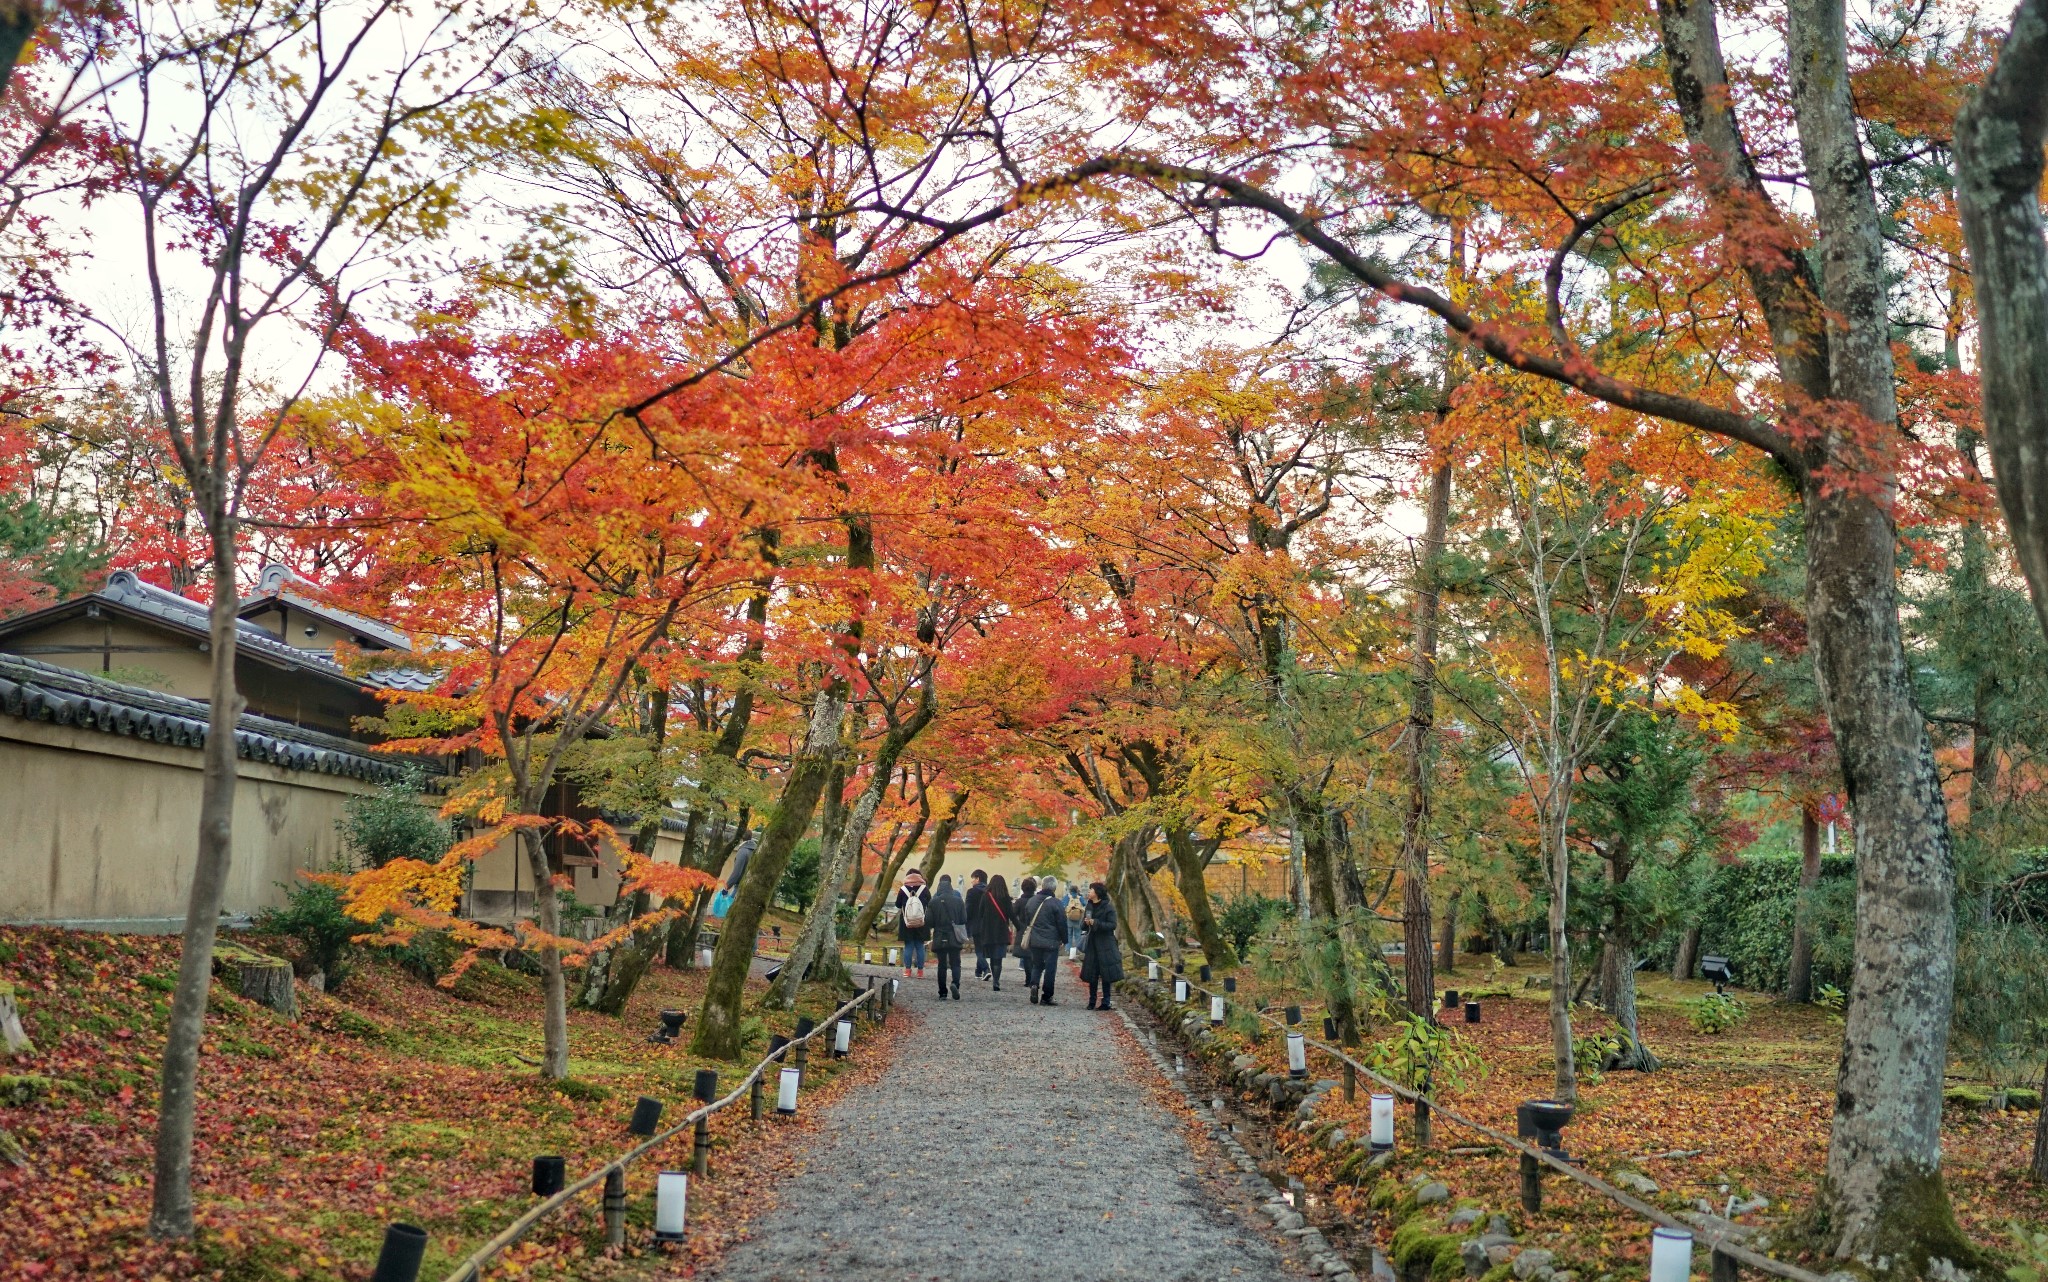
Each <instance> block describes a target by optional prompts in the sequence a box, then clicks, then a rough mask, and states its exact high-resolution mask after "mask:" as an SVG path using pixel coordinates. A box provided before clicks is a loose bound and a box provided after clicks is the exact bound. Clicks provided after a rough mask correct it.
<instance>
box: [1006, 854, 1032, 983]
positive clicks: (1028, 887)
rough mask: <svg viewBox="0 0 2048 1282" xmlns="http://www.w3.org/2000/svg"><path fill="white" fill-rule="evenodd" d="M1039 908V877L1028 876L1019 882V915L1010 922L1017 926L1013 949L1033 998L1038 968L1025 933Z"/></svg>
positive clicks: (1027, 931)
mask: <svg viewBox="0 0 2048 1282" xmlns="http://www.w3.org/2000/svg"><path fill="white" fill-rule="evenodd" d="M1037 910H1038V878H1036V877H1026V878H1025V879H1024V880H1022V881H1020V882H1018V883H1017V915H1016V917H1015V918H1013V919H1012V920H1011V922H1010V925H1012V926H1014V927H1015V928H1016V939H1015V947H1014V949H1013V951H1014V953H1015V955H1016V958H1017V963H1018V964H1019V965H1020V966H1022V967H1023V968H1024V991H1025V992H1027V993H1030V994H1031V1000H1032V1001H1034V1002H1036V1001H1037V1000H1038V968H1037V967H1036V966H1033V965H1032V964H1031V941H1029V940H1028V939H1026V938H1025V935H1026V934H1027V933H1029V932H1030V930H1031V914H1032V913H1034V912H1036V911H1037Z"/></svg>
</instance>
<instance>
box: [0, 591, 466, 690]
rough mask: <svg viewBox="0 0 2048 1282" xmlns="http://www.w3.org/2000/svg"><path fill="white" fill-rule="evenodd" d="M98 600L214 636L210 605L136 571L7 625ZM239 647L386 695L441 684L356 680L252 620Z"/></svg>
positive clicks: (374, 676) (383, 674)
mask: <svg viewBox="0 0 2048 1282" xmlns="http://www.w3.org/2000/svg"><path fill="white" fill-rule="evenodd" d="M93 601H99V602H103V603H105V604H106V605H110V606H112V607H114V608H115V609H117V610H125V611H127V612H129V613H131V614H138V615H143V616H145V617H147V618H151V619H155V620H157V621H159V622H162V623H166V624H169V625H170V626H172V627H174V628H177V629H178V630H179V631H181V632H185V633H188V634H190V635H193V636H196V637H199V638H201V639H204V638H205V637H207V636H208V635H209V633H208V627H207V623H208V621H207V610H206V606H205V605H203V604H201V603H200V602H198V601H194V600H192V599H191V598H189V597H183V596H179V595H178V594H177V593H175V592H171V591H167V590H166V589H164V588H160V587H157V586H155V585H154V584H151V583H145V582H143V581H142V579H141V578H140V577H138V576H137V575H136V573H135V571H133V570H116V571H114V572H113V573H112V574H110V575H108V576H107V583H106V586H105V587H103V588H101V589H100V590H99V591H97V592H88V593H86V594H85V595H83V596H78V597H73V598H71V599H70V600H69V601H64V602H61V603H60V604H58V605H55V606H52V607H50V608H49V609H48V610H43V611H38V612H37V613H36V614H33V615H23V616H21V617H20V618H17V619H10V620H8V621H7V630H8V631H19V630H21V629H22V628H23V627H25V626H33V623H34V621H35V620H39V619H42V618H45V617H47V616H49V615H52V614H55V613H57V612H60V611H62V612H64V613H67V614H68V613H72V612H75V611H76V610H77V609H79V608H81V604H82V603H86V602H93ZM235 648H236V649H237V650H238V651H240V652H242V653H244V654H247V655H250V656H251V657H253V658H257V659H261V660H262V661H264V662H266V663H270V664H274V665H276V666H277V667H281V668H285V669H288V670H289V669H301V670H304V671H307V672H313V673H317V674H318V675H320V676H323V677H329V678H332V679H334V680H337V681H346V682H349V683H350V684H353V685H357V686H365V685H367V686H379V687H382V688H384V689H386V690H406V691H414V692H417V691H422V690H431V689H433V688H434V685H435V684H436V683H437V682H438V681H440V679H441V677H440V674H439V673H437V672H432V671H429V670H426V669H423V668H411V667H389V668H378V669H374V670H371V671H366V672H364V673H362V674H361V675H354V674H351V673H349V672H347V671H346V670H344V669H343V668H342V666H341V665H340V664H338V663H336V662H335V661H334V660H333V659H332V658H330V657H328V656H327V655H325V654H323V653H321V652H320V651H318V650H301V649H300V648H299V647H297V646H295V645H292V644H290V643H289V642H286V641H280V640H278V638H277V637H276V636H275V635H274V634H273V633H271V632H269V631H266V630H265V629H264V628H262V627H260V626H258V625H257V624H254V623H251V622H249V621H248V620H247V619H242V620H239V621H237V623H236V625H235Z"/></svg>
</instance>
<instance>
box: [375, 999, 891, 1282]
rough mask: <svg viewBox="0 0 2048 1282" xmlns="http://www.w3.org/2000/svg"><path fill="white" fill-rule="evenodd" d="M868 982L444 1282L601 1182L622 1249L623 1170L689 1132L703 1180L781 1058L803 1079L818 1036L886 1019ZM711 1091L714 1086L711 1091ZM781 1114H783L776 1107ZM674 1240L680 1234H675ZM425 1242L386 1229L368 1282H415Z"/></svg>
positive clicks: (477, 1273)
mask: <svg viewBox="0 0 2048 1282" xmlns="http://www.w3.org/2000/svg"><path fill="white" fill-rule="evenodd" d="M869 982H870V984H871V985H872V986H871V987H869V988H867V989H865V990H863V991H861V992H859V993H856V994H854V996H853V997H852V998H851V999H850V1000H848V1001H847V1002H845V1003H844V1004H842V1005H841V1006H840V1007H839V1008H838V1009H837V1010H834V1011H833V1012H832V1013H831V1014H829V1015H827V1016H826V1017H825V1018H824V1019H823V1020H821V1021H819V1022H817V1023H815V1024H813V1025H812V1027H811V1028H810V1030H809V1031H808V1032H801V1033H800V1035H799V1036H796V1037H792V1038H790V1039H789V1040H788V1041H786V1042H784V1043H783V1044H782V1045H780V1046H776V1047H775V1048H774V1049H772V1050H770V1051H769V1052H768V1054H767V1055H766V1056H765V1057H763V1058H762V1060H761V1061H760V1062H759V1063H757V1064H755V1065H754V1067H753V1069H752V1070H751V1071H750V1072H748V1074H747V1075H746V1076H745V1077H743V1078H741V1079H740V1082H739V1084H738V1085H737V1086H735V1087H733V1089H732V1090H731V1091H729V1092H727V1093H726V1094H724V1095H722V1096H720V1097H718V1098H716V1099H711V1100H704V1101H702V1102H700V1103H699V1104H698V1106H697V1107H696V1108H694V1109H692V1110H690V1112H689V1113H687V1114H685V1115H684V1117H683V1119H682V1120H681V1121H680V1122H677V1123H676V1124H675V1125H673V1126H671V1127H669V1128H668V1129H667V1130H663V1131H658V1132H655V1133H653V1134H650V1135H647V1136H646V1138H645V1139H643V1140H642V1141H641V1142H640V1143H638V1144H636V1145H634V1146H633V1147H632V1148H630V1149H627V1150H626V1151H625V1152H624V1153H621V1154H619V1155H618V1156H617V1157H615V1158H613V1159H612V1160H611V1161H609V1162H607V1163H605V1164H604V1165H603V1166H600V1167H598V1168H597V1169H596V1170H594V1171H591V1172H590V1173H589V1174H587V1175H584V1176H582V1177H581V1178H579V1179H577V1180H575V1181H574V1182H573V1183H570V1184H567V1185H565V1186H564V1187H563V1188H562V1189H561V1190H560V1191H558V1192H555V1193H553V1194H551V1195H550V1196H547V1197H545V1198H543V1199H542V1200H541V1201H539V1202H537V1203H535V1204H534V1205H533V1206H532V1207H530V1208H528V1209H527V1211H526V1213H525V1214H523V1215H521V1216H520V1217H519V1218H518V1219H516V1220H514V1221H512V1223H510V1224H508V1225H506V1226H505V1228H504V1229H503V1230H502V1231H500V1232H499V1233H498V1234H497V1236H495V1237H493V1238H491V1239H490V1240H489V1241H487V1242H485V1243H484V1244H483V1245H481V1246H479V1247H477V1248H476V1250H474V1251H472V1252H470V1253H469V1255H468V1256H466V1257H464V1259H463V1260H462V1262H461V1263H459V1264H457V1265H456V1266H455V1268H454V1269H453V1270H452V1271H450V1272H449V1273H448V1275H447V1277H446V1279H445V1282H481V1279H482V1278H483V1276H484V1269H485V1268H486V1267H487V1266H488V1265H490V1264H491V1263H492V1262H493V1261H494V1260H496V1259H497V1258H498V1257H499V1256H500V1255H502V1254H504V1252H505V1251H506V1250H508V1249H510V1248H511V1247H512V1246H514V1245H515V1244H517V1243H518V1242H519V1241H520V1240H521V1239H523V1238H525V1237H526V1235H527V1234H528V1233H531V1232H532V1231H533V1229H534V1227H535V1226H536V1225H538V1224H540V1223H541V1221H543V1220H545V1219H547V1218H548V1217H550V1216H552V1215H555V1214H557V1213H558V1212H560V1211H562V1210H564V1209H566V1208H567V1207H568V1206H569V1205H570V1204H571V1203H573V1202H574V1201H575V1200H576V1199H577V1198H579V1197H581V1196H582V1195H583V1194H585V1193H587V1192H589V1191H590V1190H591V1189H593V1188H596V1187H597V1186H598V1185H600V1184H602V1185H603V1186H604V1194H603V1199H604V1200H603V1213H604V1226H605V1244H606V1245H607V1246H613V1247H617V1246H623V1245H625V1241H626V1171H627V1168H628V1167H630V1166H631V1165H632V1164H633V1163H634V1162H635V1161H636V1160H638V1159H639V1158H641V1157H644V1156H646V1155H647V1154H648V1153H650V1152H652V1151H654V1150H655V1149H657V1148H660V1147H661V1146H662V1145H664V1144H667V1143H668V1142H669V1141H671V1140H673V1139H675V1138H676V1137H677V1136H678V1135H681V1134H682V1133H683V1132H684V1131H690V1132H692V1133H693V1135H694V1145H693V1153H692V1160H691V1173H692V1174H694V1175H695V1176H697V1177H700V1178H701V1177H703V1176H705V1175H707V1174H708V1173H709V1170H710V1154H711V1130H710V1126H711V1119H712V1118H713V1117H715V1116H716V1115H718V1114H719V1113H722V1112H724V1111H725V1110H726V1109H729V1108H731V1107H733V1106H734V1105H735V1104H737V1103H739V1102H740V1100H741V1099H742V1098H745V1099H747V1100H748V1101H749V1106H750V1110H751V1113H752V1118H753V1120H755V1121H758V1120H760V1117H761V1113H762V1109H763V1094H764V1091H763V1086H764V1082H765V1080H766V1076H767V1073H768V1070H769V1068H770V1067H771V1066H774V1065H777V1064H781V1063H784V1062H785V1061H786V1062H788V1064H789V1065H790V1066H791V1067H794V1068H795V1069H796V1070H797V1072H798V1073H799V1074H801V1073H802V1071H803V1069H804V1067H805V1065H806V1062H807V1058H808V1055H809V1050H810V1045H811V1042H812V1041H813V1039H815V1038H818V1037H820V1036H824V1037H833V1036H836V1032H835V1030H836V1029H837V1028H838V1026H839V1023H840V1021H841V1020H844V1019H849V1018H856V1017H858V1016H859V1015H860V1014H861V1013H863V1011H865V1012H866V1013H868V1014H869V1015H870V1016H871V1018H872V1019H873V1020H874V1022H875V1023H876V1024H881V1023H885V1022H886V1021H887V1019H888V1016H889V1010H890V1008H891V1007H892V1006H893V1005H894V1004H895V1003H894V997H895V992H896V989H895V985H894V983H893V982H891V981H887V980H885V981H883V982H881V983H875V982H874V979H873V977H870V980H869ZM805 1022H808V1021H805ZM799 1029H801V1023H800V1024H799ZM707 1078H708V1079H711V1080H712V1081H715V1080H716V1077H715V1074H713V1073H712V1072H711V1071H710V1070H708V1069H707V1070H703V1071H702V1072H700V1073H699V1075H698V1089H699V1090H700V1091H702V1090H704V1089H705V1087H706V1085H707V1082H706V1079H707ZM712 1089H715V1087H714V1088H712ZM792 1103H793V1101H792ZM650 1106H652V1109H653V1112H654V1113H655V1114H656V1115H658V1113H659V1108H660V1105H659V1103H658V1102H656V1101H653V1100H651V1099H649V1098H647V1097H645V1096H643V1097H642V1098H641V1104H640V1108H641V1109H642V1110H647V1109H648V1108H649V1107H650ZM778 1111H782V1110H781V1109H779V1108H778ZM639 1116H640V1114H639V1113H636V1123H637V1122H638V1120H639ZM650 1129H651V1122H650ZM636 1133H641V1134H645V1132H639V1131H637V1126H636ZM657 1196H658V1197H665V1196H666V1194H665V1193H658V1194H657ZM662 1214H663V1212H662V1209H661V1208H660V1207H659V1206H657V1209H656V1234H657V1238H659V1237H660V1236H661V1219H662ZM676 1215H677V1219H678V1222H679V1223H680V1220H681V1215H682V1208H681V1207H680V1206H679V1207H677V1208H676ZM678 1236H680V1234H679V1232H678ZM426 1245H427V1234H426V1232H425V1231H424V1230H422V1229H420V1228H417V1227H416V1226H414V1225H410V1224H393V1225H390V1226H388V1227H387V1228H386V1230H385V1235H384V1245H383V1249H382V1251H381V1252H380V1254H379V1255H378V1257H377V1267H376V1271H375V1272H373V1273H372V1274H371V1275H370V1276H371V1282H416V1280H417V1278H418V1277H419V1270H420V1264H421V1261H422V1259H423V1258H424V1256H425V1253H426Z"/></svg>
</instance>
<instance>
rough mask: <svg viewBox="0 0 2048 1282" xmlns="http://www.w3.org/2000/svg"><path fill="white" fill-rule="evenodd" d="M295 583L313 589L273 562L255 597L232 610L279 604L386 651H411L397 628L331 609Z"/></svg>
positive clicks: (266, 569) (408, 642) (409, 641)
mask: <svg viewBox="0 0 2048 1282" xmlns="http://www.w3.org/2000/svg"><path fill="white" fill-rule="evenodd" d="M295 584H305V585H306V586H308V587H311V586H313V585H312V584H311V582H310V581H309V580H306V579H302V578H300V577H299V576H298V575H296V574H294V573H292V569H291V567H290V566H288V565H280V564H278V563H277V562H275V561H273V562H271V563H270V564H269V565H266V566H264V567H263V573H262V574H261V576H259V577H258V579H257V581H256V593H255V595H253V596H249V597H245V598H243V600H242V603H241V604H240V605H239V606H237V607H236V610H237V612H239V613H243V614H247V613H248V612H249V611H250V610H251V609H253V608H256V607H259V606H264V605H268V604H270V603H271V602H273V601H280V602H283V603H284V604H286V605H289V606H291V607H292V608H293V609H295V610H304V611H305V612H306V613H308V614H313V615H317V616H319V617H320V618H323V619H325V620H327V621H328V622H329V623H332V624H334V625H335V626H337V627H340V628H343V629H345V630H347V631H350V632H354V633H356V634H358V635H359V636H361V637H363V638H366V639H368V640H371V641H375V642H376V643H377V644H378V645H381V646H383V647H385V648H386V649H388V650H411V649H412V641H411V640H410V639H409V638H408V637H407V636H406V635H405V633H403V632H400V631H399V630H398V629H397V628H394V627H392V626H391V625H389V624H387V623H380V622H378V621H377V620H375V619H372V618H370V617H368V616H367V615H361V614H356V613H354V612H352V611H349V610H343V609H338V608H337V607H335V606H331V605H328V604H327V603H326V602H324V601H321V600H319V599H317V598H315V597H312V596H308V595H306V593H305V592H303V591H301V590H300V589H299V588H298V587H296V586H294V585H295ZM315 590H317V588H316V589H315Z"/></svg>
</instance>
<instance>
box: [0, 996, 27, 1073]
mask: <svg viewBox="0 0 2048 1282" xmlns="http://www.w3.org/2000/svg"><path fill="white" fill-rule="evenodd" d="M35 1051H36V1045H35V1043H34V1042H32V1041H30V1040H29V1039H28V1030H27V1029H25V1028H23V1027H22V1026H21V1008H20V1007H19V1006H17V1005H15V1002H14V985H12V984H9V983H6V982H4V981H0V1059H9V1058H12V1057H13V1056H16V1055H33V1054H35Z"/></svg>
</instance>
